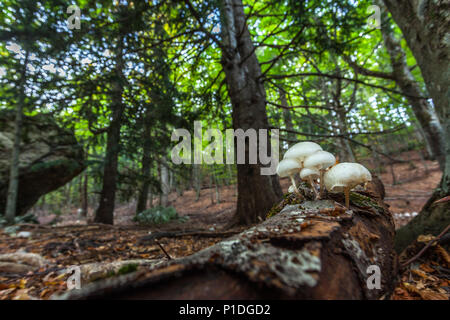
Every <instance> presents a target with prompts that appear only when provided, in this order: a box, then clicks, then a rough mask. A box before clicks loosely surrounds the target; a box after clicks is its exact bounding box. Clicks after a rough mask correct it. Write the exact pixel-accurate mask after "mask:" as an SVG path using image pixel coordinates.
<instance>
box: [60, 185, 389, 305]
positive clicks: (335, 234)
mask: <svg viewBox="0 0 450 320" xmlns="http://www.w3.org/2000/svg"><path fill="white" fill-rule="evenodd" d="M350 198H351V205H350V208H349V210H347V209H346V208H344V207H343V206H342V205H341V204H340V203H343V196H341V195H329V199H328V200H317V201H304V202H301V203H298V202H299V201H298V200H296V199H295V197H294V196H293V195H292V194H290V195H288V196H287V197H286V198H285V199H284V200H283V202H282V203H280V204H279V205H278V206H276V207H274V208H273V210H272V211H271V212H270V213H269V215H268V216H270V217H269V218H268V219H266V220H265V221H263V222H262V223H260V224H259V225H256V226H254V227H251V228H250V229H248V230H246V231H244V232H242V233H240V234H238V235H235V236H232V237H230V238H228V239H225V240H223V241H222V242H219V243H217V244H216V245H214V246H211V247H209V248H207V249H204V250H202V251H199V252H197V253H195V254H193V255H190V256H187V257H183V258H179V259H172V260H169V261H166V262H163V263H161V264H158V265H156V266H151V267H149V268H147V269H145V270H142V271H137V272H134V273H131V274H127V275H123V276H120V277H116V278H110V279H106V280H104V281H99V282H95V283H92V284H89V285H87V286H85V287H83V288H82V289H80V290H72V291H69V292H67V293H65V294H63V295H62V296H58V297H54V298H56V299H95V298H102V299H104V298H112V299H380V298H382V297H388V295H389V294H390V292H391V290H392V289H393V286H394V284H395V281H394V279H395V277H396V274H397V262H396V261H397V260H396V255H395V252H394V249H393V245H394V233H395V232H394V223H393V219H392V216H391V214H390V212H389V210H388V209H387V207H386V205H385V204H384V203H383V202H382V200H381V199H376V198H374V197H371V196H367V194H364V193H363V192H359V193H357V192H353V193H351V197H350ZM371 266H372V267H371ZM374 266H375V267H374ZM369 267H370V268H369ZM374 268H375V269H377V268H379V269H378V270H379V271H380V286H379V288H377V287H376V281H375V288H373V286H371V285H368V282H370V281H372V280H373V279H374V278H373V276H372V272H373V270H374ZM374 275H375V273H374ZM375 276H376V275H375ZM371 283H372V284H373V282H371Z"/></svg>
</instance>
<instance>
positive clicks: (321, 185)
mask: <svg viewBox="0 0 450 320" xmlns="http://www.w3.org/2000/svg"><path fill="white" fill-rule="evenodd" d="M319 172H320V198H322V197H323V193H324V184H323V176H324V174H325V170H323V169H320V170H319Z"/></svg>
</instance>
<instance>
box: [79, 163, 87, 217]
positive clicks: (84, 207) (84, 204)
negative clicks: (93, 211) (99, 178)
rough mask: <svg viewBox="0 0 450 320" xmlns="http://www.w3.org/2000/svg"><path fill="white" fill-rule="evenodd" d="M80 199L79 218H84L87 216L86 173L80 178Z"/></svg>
mask: <svg viewBox="0 0 450 320" xmlns="http://www.w3.org/2000/svg"><path fill="white" fill-rule="evenodd" d="M83 177H84V179H83ZM80 197H81V201H80V204H81V216H83V217H86V216H87V214H88V174H87V172H86V171H85V172H84V174H83V175H81V176H80Z"/></svg>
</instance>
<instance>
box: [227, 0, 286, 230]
mask: <svg viewBox="0 0 450 320" xmlns="http://www.w3.org/2000/svg"><path fill="white" fill-rule="evenodd" d="M220 9H221V18H222V34H223V40H224V41H223V45H224V46H223V47H222V60H221V63H222V66H223V70H224V71H225V77H226V83H227V88H228V94H229V96H230V99H231V104H232V106H233V114H232V120H233V128H234V129H235V130H236V129H242V130H244V131H246V130H248V129H254V130H257V131H258V130H259V129H269V123H268V119H267V113H266V92H265V89H264V85H263V83H262V80H261V75H262V74H261V67H260V65H259V62H258V59H257V57H256V54H255V47H254V45H253V42H252V39H251V36H250V33H249V31H248V29H247V24H246V18H245V15H244V10H243V4H242V1H241V0H223V1H222V6H221V8H220ZM245 140H246V141H245V159H246V161H247V162H248V161H249V141H248V139H245ZM267 140H268V141H267V143H268V148H267V150H271V149H270V139H267ZM235 150H236V145H235ZM257 150H258V148H257ZM261 168H262V165H261V164H258V163H257V164H249V163H246V164H237V178H238V179H237V183H238V200H237V210H236V213H235V216H234V218H233V220H234V221H233V223H236V224H251V223H254V222H256V221H258V218H262V217H263V215H264V214H265V212H267V211H268V210H269V209H270V208H271V207H272V206H273V204H274V203H276V201H277V200H279V199H280V198H281V196H282V192H281V187H280V183H279V181H278V177H277V176H276V175H271V176H270V175H261V173H260V169H261Z"/></svg>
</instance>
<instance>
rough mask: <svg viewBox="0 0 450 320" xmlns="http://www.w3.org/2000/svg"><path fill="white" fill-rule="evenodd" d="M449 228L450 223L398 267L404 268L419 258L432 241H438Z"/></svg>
mask: <svg viewBox="0 0 450 320" xmlns="http://www.w3.org/2000/svg"><path fill="white" fill-rule="evenodd" d="M449 229H450V224H449V225H448V226H447V227H446V228H445V229H444V231H442V232H441V233H440V234H439V235H438V236H437V237H436V238H434V239H433V240H431V241H430V242H428V244H427V245H426V246H425V247H423V248H422V250H420V251H419V253H418V254H416V255H415V256H414V257H412V258H411V259H409V260H408V261H406V262H405V263H403V264H402V265H401V266H400V268H401V269H404V268H405V267H407V266H408V265H409V264H410V263H413V262H414V261H416V260H417V259H419V258H420V257H421V256H422V255H423V254H424V252H425V251H426V250H428V248H429V247H431V245H432V244H433V243H435V242H436V241H438V240H439V239H440V238H441V237H442V236H443V235H444V234H446V233H447V232H448V230H449Z"/></svg>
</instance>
